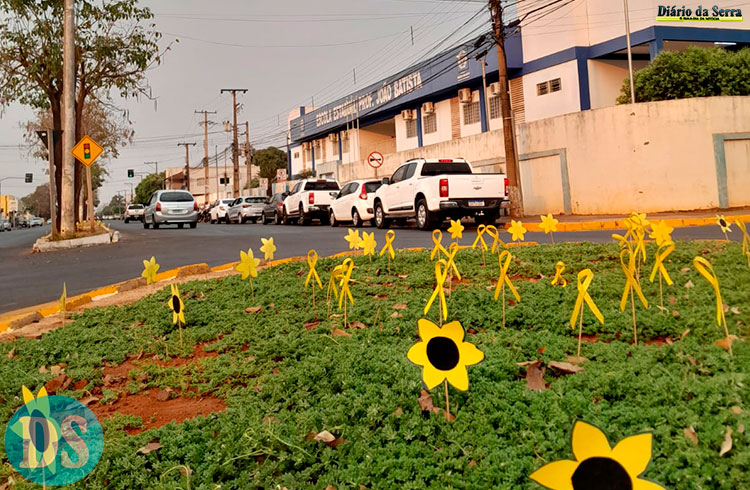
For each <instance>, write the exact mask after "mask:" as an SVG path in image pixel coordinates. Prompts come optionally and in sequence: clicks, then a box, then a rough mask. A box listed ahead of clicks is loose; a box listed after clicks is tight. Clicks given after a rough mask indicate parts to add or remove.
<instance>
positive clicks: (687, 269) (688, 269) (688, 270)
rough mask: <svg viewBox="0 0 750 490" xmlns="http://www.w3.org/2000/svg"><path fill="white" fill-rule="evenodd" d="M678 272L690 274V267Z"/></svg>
mask: <svg viewBox="0 0 750 490" xmlns="http://www.w3.org/2000/svg"><path fill="white" fill-rule="evenodd" d="M680 272H683V273H685V272H690V267H683V268H682V269H680Z"/></svg>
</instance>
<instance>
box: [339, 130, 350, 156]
mask: <svg viewBox="0 0 750 490" xmlns="http://www.w3.org/2000/svg"><path fill="white" fill-rule="evenodd" d="M341 153H349V135H348V134H347V133H342V134H341Z"/></svg>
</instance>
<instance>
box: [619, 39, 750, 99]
mask: <svg viewBox="0 0 750 490" xmlns="http://www.w3.org/2000/svg"><path fill="white" fill-rule="evenodd" d="M633 83H634V85H635V100H636V102H651V101H657V100H670V99H684V98H689V97H710V96H715V95H750V49H749V48H745V49H741V50H739V51H728V50H726V49H722V48H709V49H706V48H698V47H690V48H688V49H686V50H685V51H681V52H676V51H662V52H661V53H659V55H658V56H656V58H654V60H653V61H652V62H651V63H650V64H649V65H648V66H647V67H645V68H643V69H641V70H638V71H637V72H635V74H634V78H633ZM620 91H621V93H622V95H620V97H618V98H617V103H618V104H625V103H628V102H630V81H629V79H625V82H624V83H623V86H622V88H621V89H620Z"/></svg>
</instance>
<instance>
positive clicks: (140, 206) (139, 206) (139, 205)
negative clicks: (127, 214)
mask: <svg viewBox="0 0 750 490" xmlns="http://www.w3.org/2000/svg"><path fill="white" fill-rule="evenodd" d="M128 209H143V204H131V205H130V206H128Z"/></svg>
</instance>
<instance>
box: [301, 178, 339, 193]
mask: <svg viewBox="0 0 750 490" xmlns="http://www.w3.org/2000/svg"><path fill="white" fill-rule="evenodd" d="M305 190H306V191H337V190H339V185H338V183H336V182H335V181H332V180H318V181H316V182H308V183H306V184H305Z"/></svg>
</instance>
